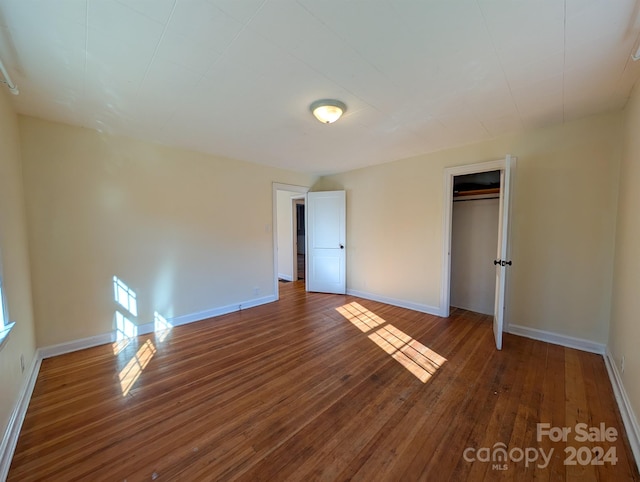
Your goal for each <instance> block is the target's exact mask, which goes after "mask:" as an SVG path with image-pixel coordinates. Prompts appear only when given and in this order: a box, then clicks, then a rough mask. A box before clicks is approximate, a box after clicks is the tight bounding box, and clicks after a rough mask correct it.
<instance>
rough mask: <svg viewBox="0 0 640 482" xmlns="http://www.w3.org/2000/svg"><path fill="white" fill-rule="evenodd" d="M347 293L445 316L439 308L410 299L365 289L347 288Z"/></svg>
mask: <svg viewBox="0 0 640 482" xmlns="http://www.w3.org/2000/svg"><path fill="white" fill-rule="evenodd" d="M347 294H348V295H352V296H357V297H358V298H364V299H366V300H372V301H379V302H380V303H386V304H387V305H393V306H398V307H400V308H406V309H408V310H414V311H420V312H422V313H427V314H429V315H436V316H446V315H443V314H442V312H441V310H440V308H437V307H435V306H429V305H423V304H420V303H414V302H412V301H405V300H399V299H396V298H389V297H387V296H381V295H376V294H373V293H367V292H366V291H358V290H351V289H348V290H347Z"/></svg>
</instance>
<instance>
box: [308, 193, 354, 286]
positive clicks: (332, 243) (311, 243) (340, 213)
mask: <svg viewBox="0 0 640 482" xmlns="http://www.w3.org/2000/svg"><path fill="white" fill-rule="evenodd" d="M306 206H307V270H308V272H307V290H308V291H317V292H321V293H337V294H345V292H346V264H345V251H346V250H345V237H346V236H345V231H346V224H345V217H346V196H345V191H324V192H309V193H307V202H306Z"/></svg>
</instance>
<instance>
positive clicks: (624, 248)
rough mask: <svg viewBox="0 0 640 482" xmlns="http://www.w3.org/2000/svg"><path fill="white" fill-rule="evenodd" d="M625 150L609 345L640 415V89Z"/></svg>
mask: <svg viewBox="0 0 640 482" xmlns="http://www.w3.org/2000/svg"><path fill="white" fill-rule="evenodd" d="M625 116H626V122H625V128H624V151H623V156H622V166H621V169H620V195H619V196H620V197H619V199H618V223H617V232H616V256H615V263H614V269H615V271H614V273H615V275H614V279H613V303H612V305H613V306H612V314H611V325H610V332H609V349H610V350H611V353H612V355H613V358H614V359H615V362H616V364H617V366H618V370H619V371H621V370H622V366H621V359H622V357H623V356H624V358H625V362H624V373H622V381H623V383H624V388H625V391H626V392H627V395H628V396H629V400H630V402H631V405H632V407H633V410H634V412H635V414H636V417H637V416H638V415H640V350H638V342H639V341H640V211H639V210H640V189H639V187H640V135H639V133H640V90H639V89H638V86H636V89H635V91H634V93H633V96H632V98H631V100H630V102H629V104H628V106H627V109H626V111H625Z"/></svg>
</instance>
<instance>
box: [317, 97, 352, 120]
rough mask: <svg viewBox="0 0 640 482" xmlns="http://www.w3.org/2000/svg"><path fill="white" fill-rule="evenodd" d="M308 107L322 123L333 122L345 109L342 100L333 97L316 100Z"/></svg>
mask: <svg viewBox="0 0 640 482" xmlns="http://www.w3.org/2000/svg"><path fill="white" fill-rule="evenodd" d="M309 108H310V109H311V112H312V113H313V115H314V116H315V117H316V119H318V120H319V121H320V122H322V123H323V124H333V123H334V122H335V121H337V120H338V119H340V117H341V116H342V114H344V113H345V112H346V111H347V106H346V105H345V104H344V102H340V101H339V100H335V99H321V100H316V101H315V102H314V103H313V104H311V106H310V107H309Z"/></svg>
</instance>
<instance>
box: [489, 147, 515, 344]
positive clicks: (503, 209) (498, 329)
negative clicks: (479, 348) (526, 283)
mask: <svg viewBox="0 0 640 482" xmlns="http://www.w3.org/2000/svg"><path fill="white" fill-rule="evenodd" d="M514 163H515V159H514V158H512V157H511V156H507V158H506V163H505V168H504V169H503V170H502V171H501V174H500V214H499V216H500V224H499V228H498V252H497V258H496V261H495V262H494V263H495V265H496V305H495V311H494V316H493V335H494V337H495V340H496V348H497V349H498V350H501V349H502V332H503V330H504V305H505V289H506V276H507V268H509V267H510V266H511V260H510V259H509V252H508V251H509V250H508V247H509V206H510V199H511V178H512V170H513V165H514Z"/></svg>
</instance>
